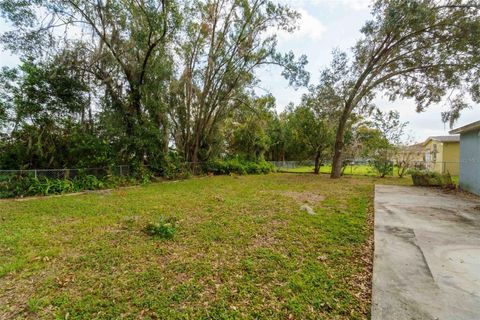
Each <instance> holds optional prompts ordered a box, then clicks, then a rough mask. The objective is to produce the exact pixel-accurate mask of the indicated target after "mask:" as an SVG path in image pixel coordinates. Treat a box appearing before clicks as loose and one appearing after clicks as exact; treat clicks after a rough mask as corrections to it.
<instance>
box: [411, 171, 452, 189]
mask: <svg viewBox="0 0 480 320" xmlns="http://www.w3.org/2000/svg"><path fill="white" fill-rule="evenodd" d="M409 173H410V174H411V176H412V181H413V184H414V185H415V186H426V187H453V186H454V184H453V181H452V177H451V176H450V174H449V173H446V174H441V173H438V172H434V171H424V170H411V171H410V172H409Z"/></svg>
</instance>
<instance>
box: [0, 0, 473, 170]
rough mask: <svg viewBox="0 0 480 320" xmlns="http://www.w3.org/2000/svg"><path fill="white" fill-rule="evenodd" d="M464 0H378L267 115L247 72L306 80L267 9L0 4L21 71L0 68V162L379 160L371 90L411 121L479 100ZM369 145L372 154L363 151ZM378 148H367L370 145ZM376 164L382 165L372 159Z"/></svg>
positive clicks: (216, 3) (131, 2)
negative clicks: (403, 101)
mask: <svg viewBox="0 0 480 320" xmlns="http://www.w3.org/2000/svg"><path fill="white" fill-rule="evenodd" d="M478 10H479V6H478V5H477V4H476V2H475V1H461V0H451V1H442V2H437V1H433V0H421V1H413V0H411V1H404V0H402V1H400V0H378V1H376V2H375V3H374V5H373V7H372V20H371V21H368V22H367V23H366V24H365V26H364V28H363V29H362V32H363V37H362V39H360V40H359V41H358V43H357V44H356V45H355V46H354V47H353V48H352V51H351V52H348V53H345V52H338V51H335V52H334V54H333V59H332V62H331V64H330V66H329V67H327V68H325V69H324V70H322V71H321V73H320V76H319V82H318V84H316V85H310V86H308V88H309V90H308V93H306V94H305V95H304V96H303V98H302V101H301V102H300V103H299V104H298V105H296V106H295V105H290V106H288V107H287V108H286V110H285V111H283V112H281V113H278V112H277V111H276V106H275V99H274V97H272V96H270V95H266V96H258V95H257V94H256V93H255V87H256V85H257V84H258V81H259V79H258V78H257V77H256V71H257V70H258V69H259V68H262V67H263V66H267V65H275V66H279V67H280V68H281V70H282V75H283V76H284V77H286V78H287V79H288V80H289V82H290V84H291V85H293V86H307V85H308V82H309V78H310V75H309V74H308V72H306V71H305V65H306V64H307V59H306V57H305V56H301V57H298V58H296V57H294V55H293V54H292V53H291V52H290V53H280V52H278V51H277V49H276V44H277V39H276V36H275V34H274V32H273V33H272V32H271V31H272V30H285V31H287V32H293V31H294V30H295V28H296V25H297V23H298V20H299V19H300V16H299V14H298V13H297V12H295V11H294V10H292V9H291V8H289V7H288V6H286V5H281V4H278V3H276V2H272V1H268V0H193V1H181V0H177V1H174V0H99V1H92V0H90V1H89V0H62V1H52V0H31V1H25V0H21V1H20V0H3V1H0V11H1V13H2V16H3V17H4V18H6V19H7V20H8V21H10V23H11V24H12V25H13V27H14V31H11V32H7V33H5V34H3V35H2V38H1V40H2V43H3V46H4V47H5V48H7V49H9V50H11V51H12V52H14V53H16V54H18V55H19V56H20V57H21V59H22V63H21V64H20V65H19V66H18V67H16V68H4V69H3V70H2V72H1V74H0V80H1V84H2V85H1V87H0V127H1V130H0V132H1V137H0V148H1V151H2V152H1V153H0V168H3V169H28V168H66V167H96V166H109V165H114V164H132V165H134V166H141V165H149V166H150V168H151V169H152V170H153V171H155V172H157V173H159V174H162V172H164V171H165V168H168V167H169V166H170V165H171V164H172V163H178V162H183V161H185V162H205V161H209V160H212V159H217V158H223V157H234V156H237V157H242V158H244V159H248V160H252V161H257V160H263V159H266V160H275V161H279V160H281V161H283V160H305V159H312V160H313V161H314V162H315V172H317V173H318V172H319V169H320V165H321V164H322V163H324V162H325V161H330V160H332V159H333V171H332V177H338V176H339V175H340V174H341V169H342V165H343V164H344V163H345V161H344V160H345V159H347V158H352V157H360V156H363V157H370V158H372V157H377V158H378V159H384V160H385V159H386V158H388V157H389V156H386V154H387V153H388V152H387V150H391V147H392V146H394V145H397V144H398V143H399V139H398V134H392V131H394V132H397V133H398V132H400V131H402V130H403V127H404V125H403V124H401V123H400V122H399V115H398V113H388V114H385V113H382V112H380V111H378V108H377V106H375V105H374V103H373V101H374V98H375V95H376V94H386V95H387V96H388V97H389V98H390V99H396V98H403V97H409V98H410V97H411V98H414V99H415V101H416V102H417V105H418V109H419V111H421V110H423V109H424V108H426V107H428V106H429V105H430V104H432V103H435V102H439V101H441V100H442V99H444V97H446V96H448V97H449V99H450V100H449V101H450V103H451V106H452V109H451V112H449V113H445V114H444V115H443V116H444V120H445V121H454V120H455V119H456V118H458V115H459V113H460V112H461V110H462V109H463V108H466V107H467V106H468V105H467V104H466V102H465V101H468V100H467V99H466V98H467V97H470V98H471V100H473V101H477V100H478V99H479V97H480V93H479V91H478V90H479V88H480V85H479V84H478V59H479V57H480V55H479V52H478V49H479V47H480V45H479V39H480V36H479V35H480V22H479V16H478ZM379 150H380V151H379ZM382 150H383V151H382ZM382 157H383V158H382Z"/></svg>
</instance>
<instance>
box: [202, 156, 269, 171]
mask: <svg viewBox="0 0 480 320" xmlns="http://www.w3.org/2000/svg"><path fill="white" fill-rule="evenodd" d="M204 171H206V172H208V173H213V174H230V173H236V174H262V173H263V174H265V173H270V172H273V171H275V167H274V165H272V164H271V163H268V162H266V161H257V162H255V161H246V160H241V159H239V158H232V159H226V160H213V161H209V162H207V163H206V164H205V166H204Z"/></svg>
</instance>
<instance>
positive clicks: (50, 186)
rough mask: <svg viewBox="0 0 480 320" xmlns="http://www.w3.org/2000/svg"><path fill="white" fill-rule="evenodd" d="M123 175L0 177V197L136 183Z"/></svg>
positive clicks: (76, 190) (97, 188) (47, 193)
mask: <svg viewBox="0 0 480 320" xmlns="http://www.w3.org/2000/svg"><path fill="white" fill-rule="evenodd" d="M136 182H137V181H136V180H132V179H128V178H125V177H117V176H105V177H103V178H97V177H96V176H94V175H82V176H77V177H75V178H73V179H51V178H48V177H40V178H35V177H32V176H28V175H27V176H10V177H6V176H4V177H0V198H14V197H25V196H37V195H43V196H48V195H54V194H64V193H71V192H79V191H82V190H99V189H105V188H114V187H119V186H124V185H129V184H132V183H136Z"/></svg>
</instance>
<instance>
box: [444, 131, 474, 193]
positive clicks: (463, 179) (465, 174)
mask: <svg viewBox="0 0 480 320" xmlns="http://www.w3.org/2000/svg"><path fill="white" fill-rule="evenodd" d="M450 133H455V134H460V179H459V184H460V187H461V188H462V189H464V190H467V191H470V192H472V193H476V194H478V195H480V121H476V122H473V123H470V124H468V125H466V126H463V127H460V128H458V129H455V130H452V131H450Z"/></svg>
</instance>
